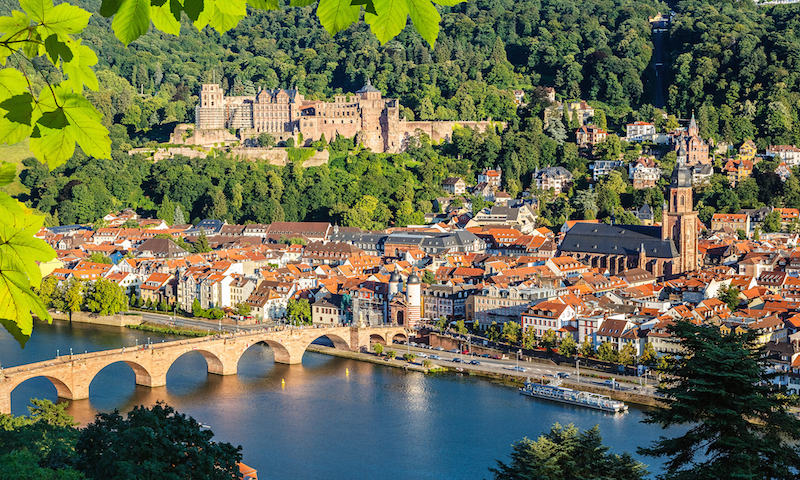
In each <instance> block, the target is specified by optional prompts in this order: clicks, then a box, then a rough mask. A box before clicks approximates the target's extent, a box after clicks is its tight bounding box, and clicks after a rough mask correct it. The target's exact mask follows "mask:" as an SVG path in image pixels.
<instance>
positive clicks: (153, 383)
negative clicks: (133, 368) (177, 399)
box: [136, 372, 167, 388]
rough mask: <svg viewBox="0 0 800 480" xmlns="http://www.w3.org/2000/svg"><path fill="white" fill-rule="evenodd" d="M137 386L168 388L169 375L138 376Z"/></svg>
mask: <svg viewBox="0 0 800 480" xmlns="http://www.w3.org/2000/svg"><path fill="white" fill-rule="evenodd" d="M136 385H142V386H143V387H150V388H156V387H166V386H167V373H166V372H164V373H161V374H156V375H139V374H138V373H137V374H136Z"/></svg>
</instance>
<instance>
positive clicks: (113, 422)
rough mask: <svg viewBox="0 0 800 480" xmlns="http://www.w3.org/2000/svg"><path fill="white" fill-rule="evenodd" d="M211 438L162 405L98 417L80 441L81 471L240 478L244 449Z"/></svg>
mask: <svg viewBox="0 0 800 480" xmlns="http://www.w3.org/2000/svg"><path fill="white" fill-rule="evenodd" d="M213 437H214V433H213V432H212V431H211V430H208V429H202V428H201V426H200V424H199V423H198V422H197V421H196V420H195V419H193V418H192V417H187V416H186V415H184V414H180V413H178V412H176V411H175V410H174V409H173V408H172V407H170V406H168V405H164V404H162V403H158V404H156V405H154V406H153V407H152V408H147V407H143V406H135V407H133V410H131V411H130V412H128V414H127V416H126V417H125V418H123V417H122V416H121V415H120V414H119V412H117V411H114V412H112V413H99V414H97V417H96V418H95V421H94V422H92V423H90V424H89V425H87V426H86V428H84V429H83V430H82V431H81V434H80V437H79V438H78V442H77V445H76V451H77V466H78V469H79V470H81V471H83V472H84V473H85V474H86V475H87V476H88V477H89V478H176V479H177V478H205V479H209V480H212V479H219V480H229V479H231V478H237V476H238V474H239V469H238V467H237V465H236V463H237V462H239V461H241V460H242V454H241V449H242V448H241V447H234V446H233V445H231V444H229V443H223V442H216V441H213V440H212V438H213Z"/></svg>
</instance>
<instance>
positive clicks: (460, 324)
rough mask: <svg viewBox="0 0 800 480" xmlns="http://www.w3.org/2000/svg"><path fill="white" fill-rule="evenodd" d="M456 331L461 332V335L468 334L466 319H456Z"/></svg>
mask: <svg viewBox="0 0 800 480" xmlns="http://www.w3.org/2000/svg"><path fill="white" fill-rule="evenodd" d="M456 333H460V334H461V335H466V334H467V333H468V331H467V326H466V325H464V320H458V321H456Z"/></svg>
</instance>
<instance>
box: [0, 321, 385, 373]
mask: <svg viewBox="0 0 800 480" xmlns="http://www.w3.org/2000/svg"><path fill="white" fill-rule="evenodd" d="M327 328H337V329H338V328H348V329H349V328H351V326H349V325H335V326H332V325H302V326H291V325H285V326H280V327H264V328H263V329H258V330H243V331H241V332H228V333H222V334H218V335H208V336H206V337H200V338H191V339H180V340H172V341H169V342H160V343H149V344H141V345H136V346H130V347H127V346H126V347H121V348H115V349H111V350H100V351H96V352H87V353H78V354H72V355H59V356H58V357H57V358H54V359H52V360H43V361H41V362H35V363H28V364H25V365H16V366H13V367H8V368H0V374H2V375H6V376H7V375H9V374H12V373H20V372H27V371H30V370H36V369H39V368H46V367H51V366H55V365H61V364H64V363H70V362H74V361H76V360H86V359H90V358H100V357H106V356H112V355H119V354H123V353H128V352H135V351H142V350H156V349H160V348H169V347H173V346H175V345H176V344H180V345H187V344H195V343H196V344H202V343H205V342H209V341H213V340H224V339H228V338H241V337H256V336H259V335H263V334H265V333H279V332H285V331H289V332H292V331H297V330H300V331H306V330H312V329H327ZM368 328H386V329H388V328H397V327H392V326H379V327H368Z"/></svg>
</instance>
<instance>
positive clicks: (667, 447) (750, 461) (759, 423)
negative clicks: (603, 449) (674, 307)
mask: <svg viewBox="0 0 800 480" xmlns="http://www.w3.org/2000/svg"><path fill="white" fill-rule="evenodd" d="M669 329H670V332H671V333H672V335H673V336H674V337H675V338H676V339H678V340H679V341H680V344H681V347H682V348H683V352H682V353H681V355H680V356H676V357H671V358H669V359H668V360H667V362H666V365H665V367H664V368H662V369H661V373H662V374H664V377H663V378H665V380H664V381H663V383H662V384H661V385H660V386H659V387H658V389H659V391H660V393H662V394H663V395H664V396H665V397H664V398H665V400H664V402H665V404H666V405H665V406H663V407H659V408H657V409H655V410H652V411H648V412H647V419H646V423H654V424H658V425H661V426H662V427H664V428H667V427H671V426H685V427H686V430H685V433H684V434H682V435H677V436H675V437H673V438H665V437H662V438H661V440H659V441H656V442H654V443H653V444H652V445H651V446H650V447H646V448H640V449H639V452H640V453H642V454H645V455H650V456H654V457H665V458H666V460H667V462H666V472H665V473H664V474H663V475H662V478H664V479H685V478H693V479H701V480H702V479H719V478H769V479H795V478H797V475H798V473H799V472H800V447H798V440H800V420H798V419H797V418H796V417H795V416H794V415H793V414H792V413H791V412H790V411H789V410H788V407H789V403H790V399H789V397H788V396H787V395H785V389H782V388H779V387H777V386H776V385H775V384H774V383H773V382H772V379H773V378H775V377H776V376H778V375H780V374H781V373H780V372H773V373H767V368H766V364H765V357H764V356H763V346H760V345H759V344H757V343H756V339H757V337H758V332H756V331H753V330H746V331H745V332H744V333H736V332H731V333H730V334H728V335H725V334H722V333H721V332H720V330H719V329H718V328H716V327H713V326H698V325H694V324H692V323H690V322H687V321H684V320H679V321H676V322H675V323H674V324H673V325H671V326H670V327H669Z"/></svg>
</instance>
